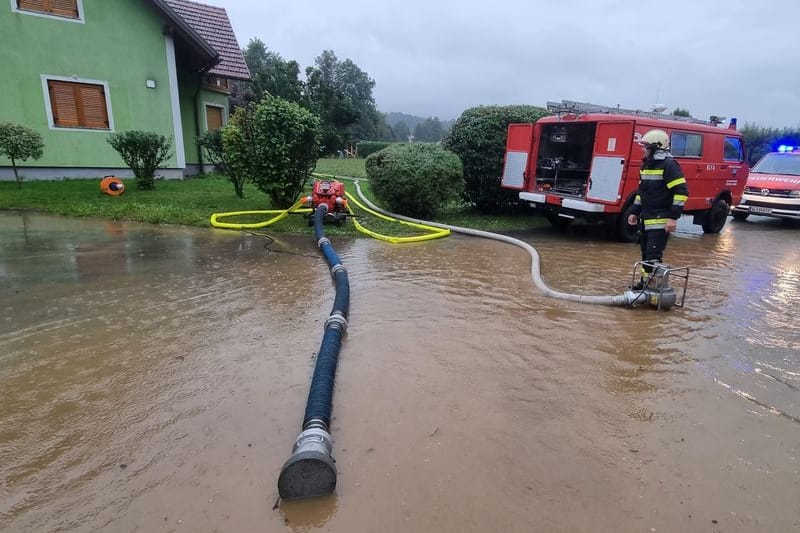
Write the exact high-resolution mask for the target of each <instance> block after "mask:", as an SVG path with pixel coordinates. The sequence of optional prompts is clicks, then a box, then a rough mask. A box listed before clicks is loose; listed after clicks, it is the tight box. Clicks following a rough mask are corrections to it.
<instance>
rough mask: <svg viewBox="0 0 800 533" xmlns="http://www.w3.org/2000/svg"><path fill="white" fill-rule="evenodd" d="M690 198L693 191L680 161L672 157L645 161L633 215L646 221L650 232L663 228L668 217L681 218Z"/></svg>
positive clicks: (641, 170) (640, 172) (640, 174)
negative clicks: (687, 182)
mask: <svg viewBox="0 0 800 533" xmlns="http://www.w3.org/2000/svg"><path fill="white" fill-rule="evenodd" d="M688 199H689V188H688V187H687V186H686V178H685V177H684V176H683V171H682V170H681V167H680V165H679V164H678V163H677V161H675V160H674V159H672V157H669V156H667V157H666V158H664V159H644V160H642V168H641V169H640V170H639V188H638V190H637V191H636V198H635V199H634V202H633V205H634V210H633V213H634V214H636V215H637V216H641V218H643V219H644V221H645V228H646V229H659V228H663V227H665V226H666V219H667V218H672V219H678V218H680V216H681V212H683V206H684V204H685V203H686V200H688Z"/></svg>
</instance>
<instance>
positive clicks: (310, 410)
mask: <svg viewBox="0 0 800 533" xmlns="http://www.w3.org/2000/svg"><path fill="white" fill-rule="evenodd" d="M327 211H328V207H327V206H326V205H325V204H320V206H319V207H317V209H316V211H314V237H315V238H316V240H317V246H318V247H319V249H320V251H321V252H322V255H324V256H325V260H326V261H327V262H328V266H329V267H330V270H331V274H332V275H333V278H334V283H335V286H336V297H335V299H334V302H333V309H332V310H331V314H330V316H329V317H328V319H327V320H326V321H325V334H324V336H323V337H322V344H321V345H320V348H319V352H318V354H317V362H316V365H315V366H314V377H313V378H312V379H311V388H310V390H309V392H308V401H307V402H306V413H305V416H304V418H303V430H302V431H301V433H300V435H299V436H298V437H297V440H296V441H295V443H294V448H293V449H292V456H291V457H290V458H289V460H288V461H286V463H285V464H284V465H283V468H282V469H281V474H280V477H279V478H278V493H279V494H280V496H281V498H283V499H284V500H291V499H297V498H310V497H314V496H327V495H329V494H333V491H334V489H335V488H336V465H335V463H334V460H333V457H332V456H331V453H332V451H333V442H332V440H331V435H330V432H329V426H330V422H331V410H332V407H333V382H334V378H335V376H336V364H337V362H338V360H339V348H340V347H341V342H342V335H343V334H344V332H345V331H346V330H347V314H348V311H349V308H350V282H349V280H348V278H347V270H346V269H345V267H344V266H342V263H341V261H340V260H339V256H338V255H336V251H335V250H334V249H333V246H331V243H330V241H329V240H328V239H327V238H326V237H325V232H324V231H323V228H322V225H323V221H324V219H325V214H326V213H327Z"/></svg>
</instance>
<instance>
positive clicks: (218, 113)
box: [206, 105, 223, 131]
mask: <svg viewBox="0 0 800 533" xmlns="http://www.w3.org/2000/svg"><path fill="white" fill-rule="evenodd" d="M222 119H223V114H222V108H221V107H217V106H213V105H207V106H206V125H207V126H208V131H214V130H218V129H220V128H221V127H222V126H223V124H222Z"/></svg>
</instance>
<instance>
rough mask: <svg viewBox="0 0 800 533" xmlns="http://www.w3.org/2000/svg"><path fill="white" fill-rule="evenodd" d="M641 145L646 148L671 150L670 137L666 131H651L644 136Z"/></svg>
mask: <svg viewBox="0 0 800 533" xmlns="http://www.w3.org/2000/svg"><path fill="white" fill-rule="evenodd" d="M639 144H641V145H643V146H644V147H646V148H656V149H661V150H669V135H667V132H666V131H664V130H650V131H648V132H647V133H645V134H644V135H642V140H641V141H639Z"/></svg>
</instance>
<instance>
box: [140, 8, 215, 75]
mask: <svg viewBox="0 0 800 533" xmlns="http://www.w3.org/2000/svg"><path fill="white" fill-rule="evenodd" d="M150 2H151V3H152V4H153V5H154V6H155V7H156V9H158V10H159V11H161V13H162V15H164V17H165V18H166V19H167V20H169V21H170V22H171V23H172V24H173V25H174V26H175V27H176V28H177V29H178V31H179V33H180V34H181V35H182V36H183V37H184V38H185V39H186V40H187V42H188V43H189V44H190V45H191V46H192V47H193V48H194V49H195V51H196V52H197V53H198V54H199V55H200V56H201V57H202V59H203V63H204V64H205V67H203V70H204V71H206V70H209V69H211V68H213V67H214V66H215V65H217V64H218V63H219V62H220V61H222V58H221V57H220V55H219V53H218V52H217V51H216V50H215V49H214V48H213V47H212V46H211V45H210V44H208V43H207V42H206V41H205V39H203V38H202V37H201V36H200V34H198V33H197V32H196V31H195V30H194V28H192V27H191V26H189V24H188V23H187V22H186V21H185V20H183V19H182V18H181V17H180V15H178V14H177V13H176V12H175V11H174V10H173V9H172V8H171V7H170V6H169V4H167V3H166V2H165V1H164V0H150Z"/></svg>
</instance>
